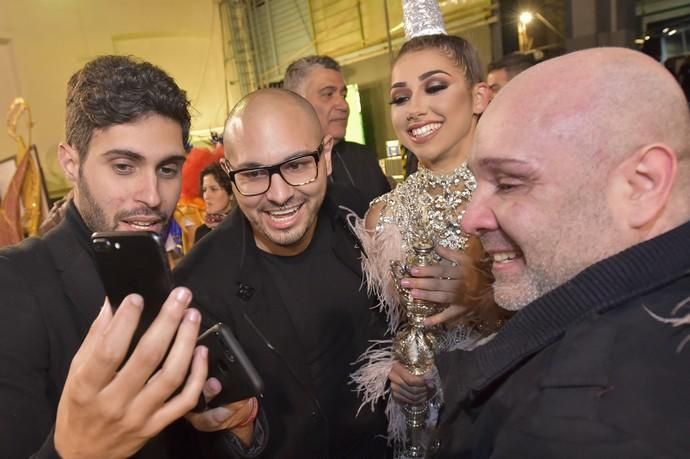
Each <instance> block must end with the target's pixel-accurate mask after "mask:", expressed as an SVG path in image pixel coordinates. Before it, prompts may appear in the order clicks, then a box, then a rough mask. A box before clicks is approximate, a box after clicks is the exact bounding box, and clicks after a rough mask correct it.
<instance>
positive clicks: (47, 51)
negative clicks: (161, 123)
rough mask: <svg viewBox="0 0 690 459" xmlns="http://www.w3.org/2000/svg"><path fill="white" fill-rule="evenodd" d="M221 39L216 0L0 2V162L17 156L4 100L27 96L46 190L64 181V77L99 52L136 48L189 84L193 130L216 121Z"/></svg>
mask: <svg viewBox="0 0 690 459" xmlns="http://www.w3.org/2000/svg"><path fill="white" fill-rule="evenodd" d="M221 45H222V43H221V34H220V21H219V18H218V6H217V3H216V2H215V1H214V0H21V1H18V0H0V128H1V129H0V160H2V159H4V158H6V157H8V156H10V155H14V154H15V147H14V144H13V142H12V141H11V140H10V139H9V137H8V136H7V135H6V134H5V128H4V127H5V122H6V115H5V114H6V110H7V107H8V104H9V102H10V101H11V100H12V99H13V98H14V97H17V96H21V97H24V98H25V99H26V100H27V102H28V103H29V105H30V106H31V109H32V114H33V119H34V123H35V126H34V130H33V142H34V143H35V144H36V145H37V146H38V150H39V152H40V155H41V161H42V164H43V168H44V171H45V174H46V179H47V181H48V188H49V189H50V190H51V191H52V192H53V193H59V192H60V191H61V190H62V189H64V188H65V187H66V183H65V182H64V179H63V178H62V173H61V172H60V170H59V166H58V165H57V162H56V160H55V151H56V148H57V144H58V142H60V141H61V140H62V139H63V136H64V99H65V88H66V83H67V80H68V79H69V77H70V76H71V75H72V73H74V72H75V71H76V70H78V69H79V68H80V67H81V66H82V65H83V64H84V63H86V62H87V61H89V60H91V59H92V58H94V57H96V56H98V55H102V54H133V55H136V56H138V57H141V58H143V59H145V60H148V61H150V62H152V63H154V64H156V65H159V66H160V67H162V68H163V69H164V70H166V71H167V72H169V73H170V74H171V75H172V76H173V77H174V78H175V79H176V80H177V82H178V83H179V84H180V86H182V87H183V88H184V89H186V90H187V92H188V94H189V97H190V98H191V100H192V105H193V107H194V110H193V113H192V116H193V120H192V129H205V128H209V127H216V126H221V125H222V124H223V121H224V118H225V114H226V113H225V112H226V100H225V89H224V73H223V72H224V71H223V56H222V47H221Z"/></svg>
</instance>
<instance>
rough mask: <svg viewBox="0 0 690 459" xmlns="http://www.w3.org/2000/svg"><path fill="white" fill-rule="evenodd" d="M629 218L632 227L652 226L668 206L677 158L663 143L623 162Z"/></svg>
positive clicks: (646, 148)
mask: <svg viewBox="0 0 690 459" xmlns="http://www.w3.org/2000/svg"><path fill="white" fill-rule="evenodd" d="M624 162H625V163H628V164H626V165H623V168H622V169H621V172H622V173H623V174H625V180H626V184H627V186H626V190H627V191H626V196H625V197H624V198H625V199H626V201H627V206H626V209H627V211H626V219H627V223H628V225H629V226H630V227H631V228H638V229H639V228H643V227H645V226H649V225H652V224H653V223H654V222H655V221H656V220H657V219H658V218H659V216H660V215H661V213H662V212H663V210H664V208H665V207H666V205H667V204H668V201H669V197H670V194H671V188H672V187H673V184H674V182H675V178H676V172H677V169H678V158H677V157H676V154H675V152H674V151H673V150H672V149H671V148H669V147H667V146H666V145H663V144H654V145H648V146H645V147H643V148H641V149H640V150H639V151H637V152H636V153H634V154H633V155H632V156H631V157H630V158H629V159H627V160H626V161H624Z"/></svg>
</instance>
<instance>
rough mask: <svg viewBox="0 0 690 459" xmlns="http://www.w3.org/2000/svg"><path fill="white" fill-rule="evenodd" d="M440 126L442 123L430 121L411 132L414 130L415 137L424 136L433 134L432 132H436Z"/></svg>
mask: <svg viewBox="0 0 690 459" xmlns="http://www.w3.org/2000/svg"><path fill="white" fill-rule="evenodd" d="M440 127H441V123H430V124H426V125H424V126H422V127H420V128H415V129H412V131H411V132H412V135H413V136H415V137H424V136H427V135H429V134H431V133H432V132H434V131H435V130H436V129H438V128H440Z"/></svg>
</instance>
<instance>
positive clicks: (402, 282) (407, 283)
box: [400, 279, 410, 287]
mask: <svg viewBox="0 0 690 459" xmlns="http://www.w3.org/2000/svg"><path fill="white" fill-rule="evenodd" d="M400 285H402V286H403V287H409V286H410V280H409V279H403V280H401V281H400Z"/></svg>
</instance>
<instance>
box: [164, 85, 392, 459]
mask: <svg viewBox="0 0 690 459" xmlns="http://www.w3.org/2000/svg"><path fill="white" fill-rule="evenodd" d="M333 143H334V139H333V137H332V136H330V135H329V134H324V133H323V132H322V129H321V125H320V123H319V119H318V117H317V115H316V112H315V111H314V108H313V107H312V106H311V104H309V102H308V101H307V100H305V99H303V98H302V97H301V96H299V95H297V94H295V93H292V92H290V91H287V90H282V89H265V90H260V91H257V92H255V93H252V94H250V95H249V96H247V97H245V98H244V99H243V100H241V101H240V102H239V103H238V104H237V105H236V106H235V108H233V110H232V111H231V113H230V115H229V117H228V120H227V122H226V125H225V133H224V145H225V158H224V159H223V160H222V161H221V166H222V168H223V170H224V171H225V172H226V173H227V174H228V176H229V177H230V179H231V181H232V183H233V187H234V191H235V196H236V198H237V202H238V208H237V209H236V210H235V211H234V212H233V213H232V214H231V215H230V216H228V218H226V219H225V220H224V221H223V223H222V224H221V225H220V226H218V227H217V228H216V229H214V231H213V232H212V233H210V234H209V235H208V236H206V237H205V238H204V239H202V240H201V241H200V242H199V244H198V245H197V246H195V248H194V249H193V250H192V251H191V252H190V253H189V254H188V255H187V257H185V259H183V260H182V262H181V264H180V265H178V268H177V270H176V277H177V281H178V283H179V285H185V286H187V287H189V288H190V289H191V290H192V291H193V293H194V298H195V301H196V303H197V304H198V306H199V307H200V308H202V309H203V310H204V312H205V314H206V315H211V316H213V317H214V319H216V320H220V321H223V322H225V323H226V324H228V325H229V326H231V328H232V329H233V331H234V332H235V334H236V335H237V338H238V340H239V341H240V343H241V344H242V346H243V347H244V349H245V350H246V352H247V354H248V355H249V357H250V359H251V360H252V361H253V363H254V365H255V366H256V367H257V370H258V371H259V373H260V374H261V376H262V377H263V379H264V381H265V383H266V384H265V385H266V390H265V394H264V397H263V398H262V399H261V400H260V401H259V403H260V405H261V408H262V410H263V412H264V413H265V414H266V418H267V421H268V442H267V445H266V449H265V451H264V453H263V455H262V457H271V458H272V457H280V458H283V457H285V458H288V457H309V458H311V457H314V458H317V457H318V458H354V457H356V458H376V459H380V458H386V457H389V451H388V449H387V447H386V440H385V438H384V434H385V431H386V427H385V416H384V414H383V409H382V408H383V407H382V406H380V405H376V406H374V407H373V410H372V409H371V408H370V407H369V406H367V407H365V408H363V409H362V410H361V412H360V413H359V414H358V415H357V410H358V408H359V403H360V402H359V401H358V399H357V394H356V393H354V392H353V391H352V387H351V386H350V385H349V383H348V382H349V375H350V373H351V372H352V371H353V370H354V369H356V367H355V366H353V365H352V364H353V362H355V361H356V360H357V357H358V356H359V355H360V354H361V353H362V352H363V351H364V350H365V349H366V348H367V346H368V345H369V340H372V339H382V338H383V333H384V330H385V324H384V322H383V320H382V319H383V318H382V317H379V316H378V315H377V314H376V313H375V312H374V311H372V307H374V306H375V305H376V300H375V299H374V298H370V297H369V296H368V294H367V291H366V288H363V287H362V273H361V268H360V256H361V254H360V251H359V248H358V246H357V241H356V240H355V239H354V237H353V236H352V235H351V233H350V232H349V230H348V227H347V222H346V219H345V216H346V214H347V211H345V210H343V209H342V208H341V207H340V206H344V207H347V208H349V209H352V210H353V211H355V212H356V213H359V214H360V215H362V213H363V212H365V211H366V209H367V206H368V202H367V199H366V198H364V197H363V196H361V195H360V194H359V191H358V190H356V189H354V188H349V187H348V188H342V187H339V186H338V185H334V184H329V183H328V175H329V174H330V173H331V152H332V149H333ZM262 427H264V426H263V425H262Z"/></svg>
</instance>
